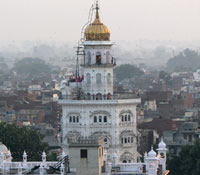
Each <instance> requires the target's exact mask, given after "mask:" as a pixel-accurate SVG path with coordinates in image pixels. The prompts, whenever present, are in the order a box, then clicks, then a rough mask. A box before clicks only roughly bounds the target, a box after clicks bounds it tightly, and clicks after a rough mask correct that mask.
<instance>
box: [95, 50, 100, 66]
mask: <svg viewBox="0 0 200 175" xmlns="http://www.w3.org/2000/svg"><path fill="white" fill-rule="evenodd" d="M96 64H101V52H97V53H96Z"/></svg>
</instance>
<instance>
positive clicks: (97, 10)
mask: <svg viewBox="0 0 200 175" xmlns="http://www.w3.org/2000/svg"><path fill="white" fill-rule="evenodd" d="M96 18H98V19H99V2H98V1H96Z"/></svg>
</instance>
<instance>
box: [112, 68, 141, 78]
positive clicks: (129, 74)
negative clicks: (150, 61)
mask: <svg viewBox="0 0 200 175" xmlns="http://www.w3.org/2000/svg"><path fill="white" fill-rule="evenodd" d="M114 73H115V75H116V79H117V80H118V81H121V80H124V79H130V78H134V77H137V76H141V75H143V74H144V72H143V71H142V70H141V69H140V68H138V67H136V66H135V65H130V64H122V65H120V66H118V67H116V68H115V69H114Z"/></svg>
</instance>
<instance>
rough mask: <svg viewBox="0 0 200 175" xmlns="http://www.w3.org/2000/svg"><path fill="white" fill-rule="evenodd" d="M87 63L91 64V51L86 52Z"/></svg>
mask: <svg viewBox="0 0 200 175" xmlns="http://www.w3.org/2000/svg"><path fill="white" fill-rule="evenodd" d="M87 60H88V61H87V64H91V53H90V52H87Z"/></svg>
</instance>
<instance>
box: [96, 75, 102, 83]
mask: <svg viewBox="0 0 200 175" xmlns="http://www.w3.org/2000/svg"><path fill="white" fill-rule="evenodd" d="M96 83H97V84H101V74H100V73H97V74H96Z"/></svg>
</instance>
